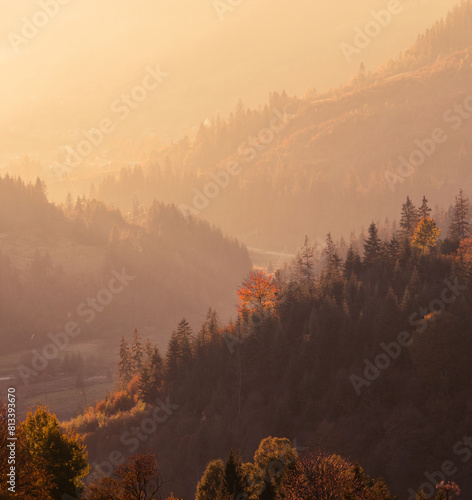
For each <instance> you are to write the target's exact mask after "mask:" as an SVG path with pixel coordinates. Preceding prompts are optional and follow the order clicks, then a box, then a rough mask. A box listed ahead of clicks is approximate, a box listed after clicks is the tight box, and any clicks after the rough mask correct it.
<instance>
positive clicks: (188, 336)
mask: <svg viewBox="0 0 472 500" xmlns="http://www.w3.org/2000/svg"><path fill="white" fill-rule="evenodd" d="M176 333H177V339H178V342H179V352H180V362H181V364H182V365H184V366H187V365H188V364H189V363H190V361H191V359H192V340H193V339H192V329H191V328H190V325H189V323H188V321H187V320H186V319H185V318H183V319H182V320H181V321H180V323H179V324H178V326H177V332H176Z"/></svg>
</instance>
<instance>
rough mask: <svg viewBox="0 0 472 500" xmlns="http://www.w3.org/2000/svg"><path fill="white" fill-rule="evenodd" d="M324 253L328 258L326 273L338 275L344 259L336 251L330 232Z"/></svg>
mask: <svg viewBox="0 0 472 500" xmlns="http://www.w3.org/2000/svg"><path fill="white" fill-rule="evenodd" d="M323 253H324V255H325V258H326V273H327V274H328V276H336V275H338V274H339V272H340V270H341V265H342V260H341V258H340V257H339V255H338V253H337V251H336V246H335V244H334V242H333V238H332V237H331V233H328V235H327V237H326V247H325V249H324V250H323Z"/></svg>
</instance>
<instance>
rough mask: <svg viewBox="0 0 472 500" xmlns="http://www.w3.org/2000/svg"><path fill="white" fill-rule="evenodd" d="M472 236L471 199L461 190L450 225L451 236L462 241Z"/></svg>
mask: <svg viewBox="0 0 472 500" xmlns="http://www.w3.org/2000/svg"><path fill="white" fill-rule="evenodd" d="M470 234H471V232H470V213H469V199H468V198H467V197H466V196H465V195H464V192H463V191H462V189H461V190H460V191H459V194H458V195H457V196H456V203H455V205H454V208H453V212H452V218H451V223H450V225H449V236H450V238H451V239H453V240H458V241H460V240H463V239H464V238H467V237H468V236H470Z"/></svg>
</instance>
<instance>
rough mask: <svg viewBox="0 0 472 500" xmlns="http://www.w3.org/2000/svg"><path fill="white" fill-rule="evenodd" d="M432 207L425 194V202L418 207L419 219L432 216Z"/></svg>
mask: <svg viewBox="0 0 472 500" xmlns="http://www.w3.org/2000/svg"><path fill="white" fill-rule="evenodd" d="M430 214H431V208H429V205H428V200H427V199H426V196H423V202H422V204H421V207H420V208H418V220H421V219H426V218H427V217H431V215H430Z"/></svg>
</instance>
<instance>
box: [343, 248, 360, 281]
mask: <svg viewBox="0 0 472 500" xmlns="http://www.w3.org/2000/svg"><path fill="white" fill-rule="evenodd" d="M361 267H362V264H361V257H360V255H359V253H358V252H357V251H356V250H354V248H353V246H352V244H351V245H349V248H348V251H347V255H346V262H345V263H344V277H345V278H349V277H350V276H352V275H353V274H358V273H359V272H360V270H361Z"/></svg>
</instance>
